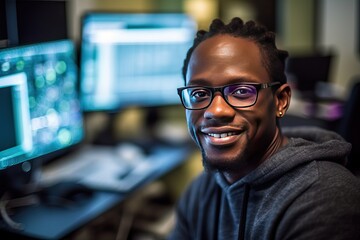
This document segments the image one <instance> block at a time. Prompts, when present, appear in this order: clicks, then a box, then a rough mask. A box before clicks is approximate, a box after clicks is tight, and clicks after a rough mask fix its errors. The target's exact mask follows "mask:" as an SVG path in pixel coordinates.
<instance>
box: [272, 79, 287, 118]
mask: <svg viewBox="0 0 360 240" xmlns="http://www.w3.org/2000/svg"><path fill="white" fill-rule="evenodd" d="M274 97H275V108H276V116H277V117H279V118H281V117H283V116H284V115H285V113H286V111H287V110H288V108H289V106H290V99H291V88H290V86H289V84H287V83H285V84H283V85H281V86H280V87H279V88H278V89H277V90H276V92H275V95H274Z"/></svg>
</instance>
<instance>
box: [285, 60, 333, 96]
mask: <svg viewBox="0 0 360 240" xmlns="http://www.w3.org/2000/svg"><path fill="white" fill-rule="evenodd" d="M333 59H334V56H333V55H332V54H322V53H313V54H307V55H297V56H290V57H289V58H288V59H287V62H286V72H287V74H288V77H289V79H291V80H293V82H294V84H295V88H296V90H298V91H299V93H300V94H301V95H302V97H303V98H309V99H314V98H316V86H317V84H318V83H319V82H328V81H329V75H330V70H331V63H332V61H333Z"/></svg>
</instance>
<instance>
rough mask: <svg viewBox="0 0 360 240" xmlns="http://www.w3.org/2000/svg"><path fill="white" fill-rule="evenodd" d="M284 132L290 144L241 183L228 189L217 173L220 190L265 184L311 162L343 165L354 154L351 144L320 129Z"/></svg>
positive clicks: (225, 182) (241, 180) (295, 128)
mask: <svg viewBox="0 0 360 240" xmlns="http://www.w3.org/2000/svg"><path fill="white" fill-rule="evenodd" d="M282 132H283V134H284V135H285V136H287V137H288V138H289V142H288V144H287V145H286V146H284V147H283V148H281V149H280V150H279V151H278V152H277V153H275V154H274V155H272V156H271V157H270V158H269V159H267V160H266V161H264V162H263V163H262V164H261V165H260V166H259V167H258V168H256V169H255V170H254V171H252V172H251V173H249V174H248V175H246V176H245V177H243V178H242V179H240V180H239V181H237V182H235V183H233V184H232V185H229V184H228V183H227V181H226V180H225V178H224V177H223V175H222V174H221V173H216V179H217V182H218V183H219V185H220V186H221V188H223V189H224V190H226V191H228V190H230V189H232V188H238V187H239V185H243V184H245V183H248V184H251V185H252V186H254V185H257V184H262V183H265V182H268V181H271V180H273V179H274V178H277V177H279V176H282V175H284V173H286V172H288V171H290V170H291V169H293V168H296V167H298V166H300V165H303V164H305V163H308V162H311V161H331V162H336V163H339V164H342V165H344V164H345V163H346V156H347V155H348V153H349V152H350V150H351V144H350V143H348V142H345V141H344V139H343V138H342V137H341V136H340V135H338V134H337V133H335V132H331V131H328V130H324V129H320V128H317V127H293V128H283V130H282Z"/></svg>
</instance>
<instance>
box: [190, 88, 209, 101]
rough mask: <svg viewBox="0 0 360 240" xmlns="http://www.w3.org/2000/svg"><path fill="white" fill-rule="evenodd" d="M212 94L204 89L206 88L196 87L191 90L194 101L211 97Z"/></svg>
mask: <svg viewBox="0 0 360 240" xmlns="http://www.w3.org/2000/svg"><path fill="white" fill-rule="evenodd" d="M209 97H210V94H209V92H208V91H206V90H204V89H195V90H193V91H191V99H192V100H193V101H201V100H203V99H205V98H209Z"/></svg>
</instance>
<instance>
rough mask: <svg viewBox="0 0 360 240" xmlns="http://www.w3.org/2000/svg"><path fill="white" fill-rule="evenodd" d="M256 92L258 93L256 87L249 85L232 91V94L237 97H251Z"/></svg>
mask: <svg viewBox="0 0 360 240" xmlns="http://www.w3.org/2000/svg"><path fill="white" fill-rule="evenodd" d="M254 94H256V89H254V88H251V87H247V86H241V87H238V88H236V89H234V90H233V91H232V92H231V96H233V97H236V98H249V97H252V96H254Z"/></svg>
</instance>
